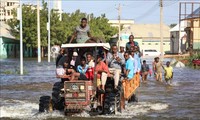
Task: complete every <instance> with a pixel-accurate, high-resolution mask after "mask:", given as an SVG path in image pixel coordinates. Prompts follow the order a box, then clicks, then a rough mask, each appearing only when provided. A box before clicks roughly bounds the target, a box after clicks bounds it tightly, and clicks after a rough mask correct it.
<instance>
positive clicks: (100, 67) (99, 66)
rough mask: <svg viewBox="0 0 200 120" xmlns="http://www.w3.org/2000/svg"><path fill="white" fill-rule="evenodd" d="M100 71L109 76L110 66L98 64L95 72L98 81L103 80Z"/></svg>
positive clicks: (102, 63)
mask: <svg viewBox="0 0 200 120" xmlns="http://www.w3.org/2000/svg"><path fill="white" fill-rule="evenodd" d="M100 70H103V71H106V72H107V74H109V69H108V66H107V65H106V64H105V63H104V62H102V61H100V63H99V64H97V65H96V67H95V71H97V79H100V78H101V74H100V73H98V71H100Z"/></svg>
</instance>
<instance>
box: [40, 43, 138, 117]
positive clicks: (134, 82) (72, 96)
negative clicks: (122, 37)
mask: <svg viewBox="0 0 200 120" xmlns="http://www.w3.org/2000/svg"><path fill="white" fill-rule="evenodd" d="M61 48H64V49H67V50H68V52H69V56H68V57H71V56H70V54H72V52H73V51H74V49H76V50H79V51H80V52H81V53H82V55H84V53H85V52H88V51H90V52H93V55H94V61H96V59H97V53H98V52H99V51H102V50H106V51H108V50H109V49H110V45H109V43H84V44H81V43H79V44H62V46H61ZM95 64H96V62H95ZM57 77H58V78H65V76H62V75H61V76H58V75H57ZM139 79H140V76H139V74H136V75H135V76H134V78H132V79H131V80H125V79H124V80H120V81H119V84H118V91H115V90H114V78H113V76H112V75H110V76H108V78H107V82H106V86H105V93H104V94H101V93H98V91H97V80H96V74H94V77H93V79H92V80H91V79H90V80H76V81H64V82H56V83H55V84H54V85H53V88H52V95H51V96H41V97H40V100H39V102H40V103H39V112H51V111H53V110H59V111H64V113H65V115H73V114H76V113H81V112H82V111H84V110H86V109H87V110H88V108H89V113H90V114H91V115H101V114H115V113H117V112H121V111H122V110H123V109H125V101H126V100H129V99H131V98H133V96H135V92H136V89H137V88H138V87H139V82H140V81H139ZM99 103H102V104H99Z"/></svg>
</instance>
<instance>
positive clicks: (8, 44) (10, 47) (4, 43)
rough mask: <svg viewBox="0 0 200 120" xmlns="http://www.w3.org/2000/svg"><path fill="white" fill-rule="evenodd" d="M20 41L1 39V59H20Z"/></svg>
mask: <svg viewBox="0 0 200 120" xmlns="http://www.w3.org/2000/svg"><path fill="white" fill-rule="evenodd" d="M17 42H18V41H16V40H12V39H9V38H4V37H0V58H16V57H19V43H17Z"/></svg>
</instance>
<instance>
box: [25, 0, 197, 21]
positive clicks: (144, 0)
mask: <svg viewBox="0 0 200 120" xmlns="http://www.w3.org/2000/svg"><path fill="white" fill-rule="evenodd" d="M51 1H53V0H51ZM163 1H164V2H163V6H164V7H163V11H164V12H163V15H164V17H163V18H164V23H165V24H168V25H170V24H172V23H178V20H179V2H180V0H163ZM181 1H184V0H181ZM187 1H198V0H187ZM24 2H25V1H24ZM27 2H31V0H26V3H27ZM32 3H36V2H32ZM52 4H53V2H51V5H52ZM119 4H121V10H122V12H121V19H133V20H135V23H159V21H160V16H159V13H160V8H159V0H124V1H121V0H114V1H112V0H96V1H95V0H87V1H83V0H80V1H79V0H73V1H72V0H62V10H63V11H64V12H67V13H71V12H74V11H76V10H77V9H80V10H81V12H86V13H94V15H95V16H100V15H101V14H104V13H105V14H106V17H107V18H108V19H117V18H118V11H117V9H116V8H117V7H118V5H119Z"/></svg>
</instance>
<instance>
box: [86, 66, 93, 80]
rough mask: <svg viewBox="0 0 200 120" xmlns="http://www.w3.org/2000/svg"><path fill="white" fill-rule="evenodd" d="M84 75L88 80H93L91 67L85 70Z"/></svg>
mask: <svg viewBox="0 0 200 120" xmlns="http://www.w3.org/2000/svg"><path fill="white" fill-rule="evenodd" d="M85 75H86V77H87V78H88V80H94V68H93V67H89V68H88V69H87V71H86V73H85Z"/></svg>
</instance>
